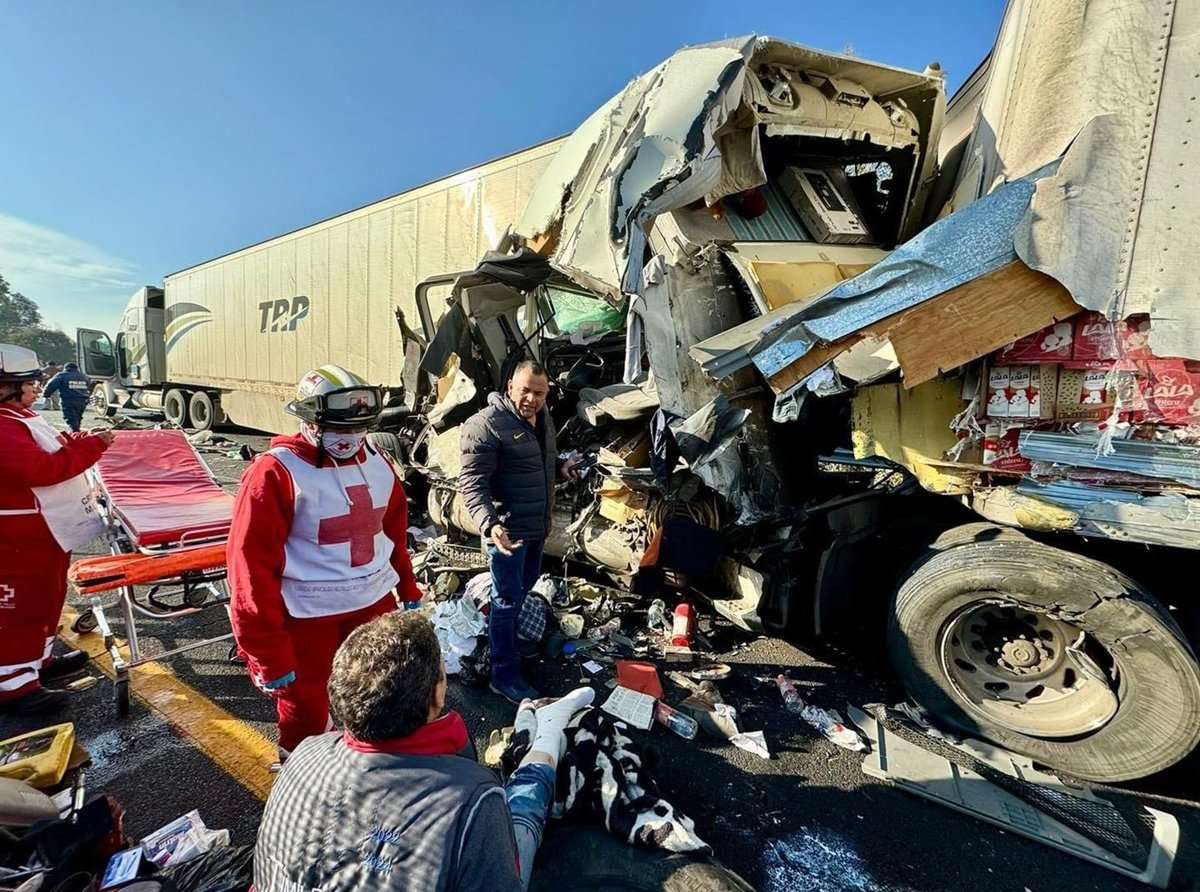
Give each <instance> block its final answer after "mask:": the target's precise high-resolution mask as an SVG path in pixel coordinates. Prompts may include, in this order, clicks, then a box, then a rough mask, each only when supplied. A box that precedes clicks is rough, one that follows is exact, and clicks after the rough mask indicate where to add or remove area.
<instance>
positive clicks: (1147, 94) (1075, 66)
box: [954, 0, 1200, 358]
mask: <svg viewBox="0 0 1200 892" xmlns="http://www.w3.org/2000/svg"><path fill="white" fill-rule="evenodd" d="M1198 53H1200V0H1139V2H1137V3H1130V2H1128V0H1012V2H1010V3H1009V6H1008V9H1007V11H1006V13H1005V17H1004V21H1003V23H1002V25H1001V28H1000V33H999V35H998V37H997V40H996V45H995V48H994V49H993V51H992V54H991V58H990V62H989V70H988V76H987V85H986V87H985V89H984V94H983V97H982V99H981V101H980V104H979V109H980V112H979V120H978V121H977V123H976V125H975V129H974V132H973V134H972V136H971V138H970V141H969V143H968V145H967V148H966V152H965V155H964V159H963V164H962V168H961V170H960V172H959V177H958V182H957V184H956V186H957V188H956V192H955V197H954V207H955V208H956V209H961V208H962V207H964V206H965V205H966V204H967V203H968V202H970V201H971V200H973V199H975V198H977V197H978V196H979V195H982V194H985V193H987V192H988V191H989V190H990V189H992V187H993V186H994V184H995V183H997V182H1000V181H1003V180H1004V179H1012V178H1015V177H1020V176H1024V175H1026V174H1028V173H1029V172H1030V171H1031V170H1034V169H1036V168H1038V167H1041V166H1042V165H1044V164H1046V163H1047V162H1049V161H1050V160H1052V159H1055V158H1059V157H1061V156H1062V155H1063V153H1064V152H1066V159H1065V160H1064V163H1063V166H1062V167H1061V169H1060V170H1059V172H1058V174H1057V176H1055V177H1053V178H1049V179H1047V180H1044V181H1043V182H1042V183H1041V184H1040V186H1039V189H1038V194H1037V196H1036V198H1035V199H1034V211H1035V214H1034V215H1032V216H1031V218H1030V221H1031V223H1033V225H1032V226H1030V227H1028V228H1027V229H1024V230H1023V231H1022V232H1021V233H1019V234H1018V238H1017V253H1018V254H1019V255H1020V257H1021V259H1022V260H1023V261H1024V262H1025V263H1026V264H1028V265H1029V266H1031V267H1032V268H1034V269H1037V270H1039V271H1041V272H1044V273H1046V274H1048V275H1050V276H1053V277H1054V278H1055V279H1057V280H1059V281H1060V282H1062V283H1063V284H1064V285H1065V286H1066V287H1067V288H1068V289H1069V290H1070V292H1071V294H1072V296H1073V297H1074V298H1075V300H1076V301H1077V302H1078V303H1079V304H1080V305H1081V306H1084V307H1086V308H1088V309H1092V310H1098V311H1100V312H1103V313H1107V314H1109V316H1110V317H1111V318H1120V317H1124V316H1128V315H1130V314H1134V313H1149V314H1150V316H1151V320H1152V324H1151V330H1150V344H1151V346H1152V348H1153V349H1154V350H1155V352H1156V353H1157V354H1158V355H1160V356H1190V357H1194V358H1200V302H1197V301H1196V300H1195V297H1194V290H1193V288H1192V283H1191V279H1192V278H1193V276H1192V270H1191V263H1190V262H1189V260H1190V258H1192V257H1194V256H1195V255H1196V254H1197V251H1198V249H1200V203H1197V202H1195V201H1190V200H1187V197H1188V195H1189V194H1190V193H1189V190H1190V189H1194V183H1195V181H1196V176H1197V173H1200V118H1198V117H1197V116H1196V115H1195V111H1196V108H1195V94H1196V88H1195V74H1196V59H1197V57H1198V55H1197V54H1198ZM1068 146H1069V147H1070V148H1069V150H1068ZM1176 199H1182V200H1176ZM1155 320H1160V321H1161V323H1163V324H1154V321H1155Z"/></svg>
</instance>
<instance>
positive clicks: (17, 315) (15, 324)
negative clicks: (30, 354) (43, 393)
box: [0, 275, 75, 365]
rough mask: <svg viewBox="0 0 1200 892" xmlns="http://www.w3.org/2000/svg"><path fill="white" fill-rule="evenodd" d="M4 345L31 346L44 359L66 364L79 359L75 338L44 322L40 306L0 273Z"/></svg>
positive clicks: (1, 340)
mask: <svg viewBox="0 0 1200 892" xmlns="http://www.w3.org/2000/svg"><path fill="white" fill-rule="evenodd" d="M0 344H15V345H17V346H18V347H28V348H29V349H30V350H33V351H34V352H35V353H37V355H38V359H40V360H42V361H43V362H55V363H58V364H60V365H61V364H62V363H64V362H66V361H67V360H68V359H74V358H75V341H74V340H73V339H72V338H70V337H68V336H67V335H65V334H64V333H63V332H61V331H59V330H58V329H56V328H47V327H46V326H45V325H44V324H42V311H41V310H40V309H38V305H37V304H36V303H35V302H34V301H33V300H31V299H30V298H28V297H26V296H25V295H24V294H21V292H19V291H13V289H12V286H11V285H9V284H8V282H6V281H5V280H4V276H2V275H0Z"/></svg>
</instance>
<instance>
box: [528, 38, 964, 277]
mask: <svg viewBox="0 0 1200 892" xmlns="http://www.w3.org/2000/svg"><path fill="white" fill-rule="evenodd" d="M760 62H764V63H765V62H770V63H771V64H786V65H788V66H792V67H794V68H795V69H796V70H798V71H808V70H812V71H819V72H822V73H825V74H827V75H834V76H839V77H846V78H848V79H850V80H853V81H854V82H856V83H860V84H862V85H863V87H864V88H865V89H867V90H868V91H869V92H870V93H871V95H872V96H880V97H884V96H886V97H887V98H886V101H887V102H891V103H893V105H894V109H893V112H892V118H894V120H895V121H907V122H909V123H908V125H907V126H909V127H910V128H911V127H916V128H917V129H918V130H919V135H918V137H917V140H916V142H917V146H918V148H920V149H921V150H922V151H924V152H925V159H924V160H925V162H927V163H925V164H923V166H922V168H921V172H920V174H919V180H920V181H921V182H922V183H924V182H925V181H926V180H927V179H928V178H929V177H930V176H931V175H932V169H933V168H932V165H934V163H935V161H934V158H933V154H934V153H933V152H932V151H927V150H928V149H929V148H930V144H931V143H932V142H934V141H936V139H937V133H938V132H939V131H940V127H941V119H942V113H943V109H944V105H945V97H944V90H943V86H942V80H941V77H940V74H930V75H922V74H917V73H915V72H909V71H903V70H901V69H896V68H890V67H889V66H885V65H879V64H876V63H871V62H866V61H864V60H861V59H852V58H849V57H843V56H837V55H835V54H832V53H822V52H820V51H817V50H810V49H807V48H805V47H801V46H798V45H795V44H790V43H787V42H784V41H779V40H774V39H771V38H758V37H754V36H749V37H739V38H735V39H731V40H727V41H722V42H719V43H712V44H706V45H702V46H695V47H688V48H686V49H683V50H680V51H679V52H677V53H676V54H675V55H673V56H671V58H669V59H668V60H667V61H666V62H664V63H662V64H661V65H659V66H658V67H657V68H655V69H654V70H653V71H651V72H649V73H647V74H645V75H643V76H641V77H639V78H637V79H636V80H634V81H633V82H632V83H631V84H630V85H629V86H628V87H626V88H625V90H624V91H622V92H621V93H620V94H618V95H617V96H616V97H614V98H613V99H611V100H609V102H608V103H606V104H605V105H604V106H603V107H601V108H600V109H599V110H598V111H597V112H595V113H594V114H593V115H592V116H591V117H590V118H588V120H587V121H586V122H584V124H583V125H582V126H581V127H580V128H579V129H578V130H577V131H576V132H575V133H574V134H572V136H571V137H570V138H569V139H568V140H567V142H566V143H565V144H564V145H563V147H562V148H561V149H560V151H559V154H558V156H557V157H556V158H555V159H554V160H553V161H552V162H551V163H550V165H549V167H548V168H547V170H546V173H545V175H544V176H543V178H542V179H541V180H540V181H539V183H538V186H537V188H536V189H535V190H534V193H533V195H532V196H531V197H530V200H529V203H528V205H527V206H526V210H525V213H524V214H523V215H522V218H521V221H520V223H519V224H518V226H517V232H518V233H519V234H520V235H523V236H525V237H526V238H528V239H533V238H536V237H538V236H543V235H549V234H552V233H554V232H555V231H556V230H558V241H557V247H556V249H555V253H554V255H553V262H554V264H555V266H556V267H558V268H559V269H560V270H561V271H563V272H564V273H566V274H567V275H569V276H570V277H571V278H572V279H574V280H575V281H576V282H577V283H579V284H580V285H583V286H585V287H587V288H589V289H591V290H593V291H596V292H597V293H600V294H604V295H606V296H607V297H609V299H610V300H613V301H617V300H620V299H621V298H622V293H634V292H637V291H638V290H639V286H640V281H641V259H642V257H643V250H644V248H645V245H646V238H647V236H646V225H647V223H648V222H649V221H650V220H651V219H652V218H653V217H654V216H656V215H658V214H661V213H663V212H665V211H668V210H672V209H676V208H680V207H683V206H685V205H687V204H690V203H691V202H693V201H696V200H699V199H704V200H705V201H707V202H709V203H712V202H713V201H715V200H717V199H719V198H721V197H723V196H725V195H728V194H730V193H731V192H734V191H741V190H744V189H747V188H750V187H751V186H757V185H761V184H762V183H764V182H765V181H766V176H765V172H764V171H763V167H762V159H761V157H760V155H761V151H760V146H759V141H758V128H759V124H760V123H763V124H765V125H766V126H777V125H781V124H783V123H786V122H787V120H788V114H787V112H785V111H782V110H779V109H773V110H772V111H771V113H769V114H768V112H767V111H765V110H763V109H762V108H760V107H759V106H757V105H755V104H754V102H753V98H754V97H756V96H757V93H761V92H762V91H761V89H760V88H758V87H756V86H755V84H754V78H753V77H748V76H747V74H748V70H749V69H750V68H751V67H752V66H753V65H756V64H758V63H760ZM756 91H757V92H756ZM748 97H750V98H748ZM824 101H825V100H824V99H822V102H824ZM872 101H874V100H872ZM880 101H881V102H882V101H885V100H883V99H881V100H880ZM806 108H807V107H806ZM795 116H796V117H802V116H803V115H802V114H801V111H797V112H796V113H795ZM885 119H887V116H886V115H885ZM887 120H891V119H887ZM891 126H892V125H891V124H889V125H888V127H891ZM885 129H887V128H885ZM895 129H896V131H897V134H899V131H900V130H902V129H903V128H902V127H900V125H899V124H896V126H895ZM837 132H838V133H842V132H847V127H842V128H841V129H840V130H838V131H837ZM849 132H853V128H852V127H849ZM872 133H874V131H872ZM896 139H897V144H898V145H911V144H913V138H912V136H911V133H908V132H907V131H906V132H905V133H904V134H902V135H897V136H896ZM873 141H875V142H879V140H873ZM727 156H728V157H727Z"/></svg>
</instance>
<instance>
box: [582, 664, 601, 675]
mask: <svg viewBox="0 0 1200 892" xmlns="http://www.w3.org/2000/svg"><path fill="white" fill-rule="evenodd" d="M583 668H584V669H586V670H587V671H588V672H590V673H591V674H592V675H595V674H596V673H597V672H599V671H600V670H601V669H603V668H604V667H603V666H601V665H600V664H599V663H597V662H596V661H595V660H588V661H587V662H586V663H584V664H583Z"/></svg>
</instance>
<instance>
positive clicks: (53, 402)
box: [42, 361, 62, 412]
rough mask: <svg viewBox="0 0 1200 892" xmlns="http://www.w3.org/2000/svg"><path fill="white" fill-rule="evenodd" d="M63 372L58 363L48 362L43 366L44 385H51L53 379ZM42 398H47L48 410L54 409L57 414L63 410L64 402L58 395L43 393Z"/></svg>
mask: <svg viewBox="0 0 1200 892" xmlns="http://www.w3.org/2000/svg"><path fill="white" fill-rule="evenodd" d="M61 371H62V368H61V367H59V365H58V363H56V362H53V361H51V362H47V363H46V364H45V365H43V366H42V384H43V385H45V384H47V383H49V381H50V379H51V378H53V377H54V376H55V375H57V374H58V373H59V372H61ZM42 396H43V397H44V398H45V400H46V402H47V404H48V405H47V406H46V408H47V409H53V410H54V411H56V412H57V411H58V410H59V409H61V408H62V401H61V400H60V399H59V396H58V394H57V393H48V392H43V393H42Z"/></svg>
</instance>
